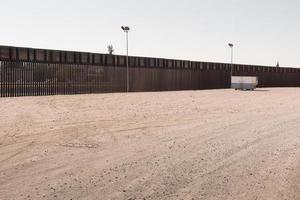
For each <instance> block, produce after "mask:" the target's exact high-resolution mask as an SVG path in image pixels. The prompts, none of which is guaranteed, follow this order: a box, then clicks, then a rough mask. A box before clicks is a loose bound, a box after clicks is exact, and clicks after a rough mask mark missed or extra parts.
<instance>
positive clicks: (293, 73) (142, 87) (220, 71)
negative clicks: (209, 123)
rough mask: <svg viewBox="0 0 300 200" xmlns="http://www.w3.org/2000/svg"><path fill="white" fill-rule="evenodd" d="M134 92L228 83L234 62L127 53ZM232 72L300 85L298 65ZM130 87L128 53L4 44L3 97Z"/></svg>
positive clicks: (0, 49) (267, 82)
mask: <svg viewBox="0 0 300 200" xmlns="http://www.w3.org/2000/svg"><path fill="white" fill-rule="evenodd" d="M129 64H130V69H129V82H130V91H132V92H141V91H170V90H199V89H219V88H228V87H229V86H230V64H227V63H208V62H193V61H185V60H171V59H162V58H146V57H130V58H129ZM233 74H234V75H254V76H258V77H259V87H299V86H300V69H295V68H275V67H265V66H254V65H234V69H233ZM125 91H126V57H125V56H120V55H108V54H94V53H86V52H70V51H56V50H44V49H31V48H19V47H7V46H0V96H1V97H16V96H42V95H59V94H61V95H65V94H86V93H105V92H125Z"/></svg>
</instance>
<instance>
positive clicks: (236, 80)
mask: <svg viewBox="0 0 300 200" xmlns="http://www.w3.org/2000/svg"><path fill="white" fill-rule="evenodd" d="M257 85H258V77H256V76H232V77H231V88H233V89H236V90H254V89H255V88H256V87H257Z"/></svg>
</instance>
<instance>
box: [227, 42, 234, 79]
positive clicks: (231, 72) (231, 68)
mask: <svg viewBox="0 0 300 200" xmlns="http://www.w3.org/2000/svg"><path fill="white" fill-rule="evenodd" d="M228 46H229V47H230V48H231V67H230V80H231V79H232V74H233V47H234V45H233V44H232V43H229V44H228ZM230 84H231V83H230Z"/></svg>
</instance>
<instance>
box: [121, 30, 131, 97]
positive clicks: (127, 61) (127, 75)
mask: <svg viewBox="0 0 300 200" xmlns="http://www.w3.org/2000/svg"><path fill="white" fill-rule="evenodd" d="M121 28H122V30H123V31H124V32H125V33H126V85H127V86H126V91H127V92H129V57H128V32H129V30H130V28H129V27H128V26H122V27H121Z"/></svg>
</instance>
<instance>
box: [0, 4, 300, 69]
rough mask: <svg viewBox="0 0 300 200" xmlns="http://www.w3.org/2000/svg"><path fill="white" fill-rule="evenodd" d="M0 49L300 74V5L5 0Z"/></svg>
mask: <svg viewBox="0 0 300 200" xmlns="http://www.w3.org/2000/svg"><path fill="white" fill-rule="evenodd" d="M0 5H1V7H0V9H1V12H0V19H1V28H0V44H1V45H14V46H26V47H37V48H50V49H64V50H79V51H90V52H101V53H106V52H107V45H108V44H109V43H112V44H113V46H114V48H115V53H116V54H125V52H126V51H125V50H126V43H125V34H124V33H123V32H122V30H121V28H120V26H121V25H129V26H130V27H131V29H132V30H131V31H130V35H129V37H130V42H129V43H130V47H129V49H130V50H129V51H130V54H131V55H137V56H148V57H165V58H176V59H189V60H197V61H217V62H229V61H230V49H229V47H228V46H227V44H228V42H232V43H234V44H235V49H234V50H235V56H234V61H235V62H236V63H245V64H246V63H248V64H262V65H275V64H276V62H277V60H279V62H280V65H281V66H292V67H300V12H299V11H300V1H299V0H285V1H284V0H189V1H188V0H185V1H184V0H147V1H146V0H115V1H114V0H105V1H104V0H85V1H83V0H0Z"/></svg>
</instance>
